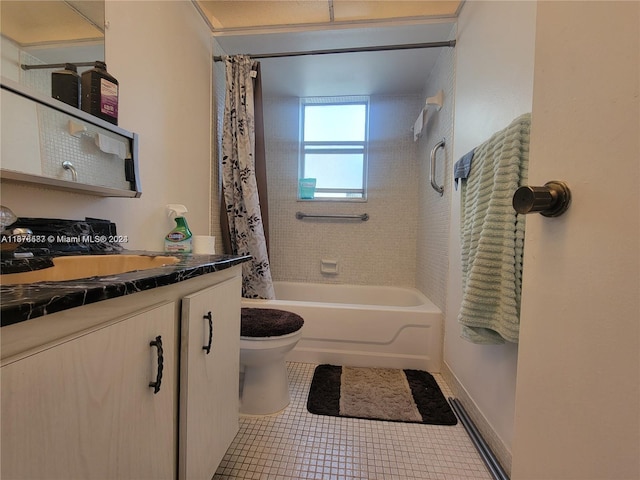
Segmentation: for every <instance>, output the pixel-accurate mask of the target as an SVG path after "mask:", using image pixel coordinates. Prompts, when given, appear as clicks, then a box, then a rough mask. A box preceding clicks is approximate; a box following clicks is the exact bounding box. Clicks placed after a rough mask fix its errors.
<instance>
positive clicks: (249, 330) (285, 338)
mask: <svg viewBox="0 0 640 480" xmlns="http://www.w3.org/2000/svg"><path fill="white" fill-rule="evenodd" d="M303 323H304V321H303V320H302V318H301V317H300V316H299V315H296V314H294V313H292V312H286V311H283V310H275V309H258V308H243V309H242V323H241V336H240V368H241V373H242V376H241V385H240V413H241V414H244V415H271V414H274V413H278V412H280V411H281V410H283V409H284V408H285V407H286V406H287V405H289V400H290V397H289V380H288V378H287V366H286V362H285V356H286V354H287V353H288V352H290V351H291V350H293V348H294V347H295V346H296V343H298V340H299V339H300V337H301V336H302V330H301V328H302V324H303Z"/></svg>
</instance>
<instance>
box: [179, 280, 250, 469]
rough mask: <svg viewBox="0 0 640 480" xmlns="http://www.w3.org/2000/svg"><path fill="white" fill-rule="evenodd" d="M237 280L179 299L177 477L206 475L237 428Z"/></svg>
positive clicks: (224, 450) (238, 329)
mask: <svg viewBox="0 0 640 480" xmlns="http://www.w3.org/2000/svg"><path fill="white" fill-rule="evenodd" d="M240 290H241V279H240V277H234V278H231V279H229V280H226V281H224V282H222V283H219V284H217V285H214V286H212V287H210V288H206V289H204V290H201V291H199V292H196V293H194V294H192V295H188V296H186V297H184V298H183V300H182V321H181V340H180V342H181V351H180V422H179V425H180V430H179V431H180V434H179V438H180V444H179V455H178V465H179V469H178V478H179V479H180V480H186V479H210V478H211V477H213V474H214V473H215V471H216V468H217V467H218V464H219V463H220V461H221V460H222V457H223V456H224V454H225V452H226V451H227V448H228V447H229V445H230V444H231V442H232V441H233V438H234V437H235V435H236V433H237V432H238V388H239V386H238V379H239V352H240Z"/></svg>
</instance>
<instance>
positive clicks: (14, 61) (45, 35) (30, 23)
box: [0, 0, 104, 95]
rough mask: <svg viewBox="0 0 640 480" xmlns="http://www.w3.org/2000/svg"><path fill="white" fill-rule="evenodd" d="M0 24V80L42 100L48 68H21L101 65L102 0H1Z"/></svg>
mask: <svg viewBox="0 0 640 480" xmlns="http://www.w3.org/2000/svg"><path fill="white" fill-rule="evenodd" d="M0 20H1V24H0V32H1V34H2V49H1V51H2V75H3V76H4V77H5V78H9V79H10V80H13V81H15V82H18V83H20V84H22V85H25V86H28V87H29V88H32V89H34V90H35V91H37V92H39V93H41V94H43V95H50V94H51V72H52V71H53V70H54V69H31V70H25V69H24V68H22V67H21V66H22V65H38V64H59V63H67V62H68V63H86V62H94V61H96V60H102V61H104V1H102V0H95V1H94V0H80V1H77V0H46V1H24V0H2V2H0ZM86 68H87V67H85V68H82V67H80V68H79V71H78V73H82V71H83V70H84V69H86Z"/></svg>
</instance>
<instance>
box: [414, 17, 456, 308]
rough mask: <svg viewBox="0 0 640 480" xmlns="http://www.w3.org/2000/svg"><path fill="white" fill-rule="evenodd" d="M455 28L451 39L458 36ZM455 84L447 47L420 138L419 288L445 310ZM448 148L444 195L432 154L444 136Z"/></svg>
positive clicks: (442, 158)
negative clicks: (436, 101) (432, 173)
mask: <svg viewBox="0 0 640 480" xmlns="http://www.w3.org/2000/svg"><path fill="white" fill-rule="evenodd" d="M454 35H455V29H454V31H453V32H452V33H451V35H450V37H449V38H454ZM454 87H455V49H454V48H443V49H442V50H441V52H440V56H439V58H438V60H437V62H436V66H435V67H434V69H433V70H432V72H431V75H430V76H429V78H428V79H427V81H426V83H425V89H424V93H423V96H422V100H423V102H424V100H426V98H427V97H430V96H433V95H435V94H436V93H437V92H438V91H439V90H443V92H444V102H443V106H442V109H441V110H440V111H439V112H436V111H430V112H429V115H428V120H427V126H426V130H425V131H424V132H423V136H422V137H421V138H420V139H419V141H418V157H419V166H420V172H419V178H420V186H419V189H418V199H417V202H418V206H419V208H418V236H417V256H416V264H417V267H416V269H417V272H416V287H417V288H418V289H419V290H420V291H422V292H423V293H424V294H425V295H426V296H427V297H428V298H429V299H431V301H433V303H435V304H436V305H437V306H438V307H439V308H440V309H441V310H442V311H444V310H445V307H446V286H447V271H448V268H449V210H450V202H451V195H452V190H453V188H454V187H453V176H452V173H453V164H454V163H455V160H456V159H454V158H453V112H454V102H455V99H454ZM443 138H444V139H445V142H446V145H445V148H444V149H439V150H438V152H437V155H436V162H437V163H436V183H437V184H438V185H444V193H443V196H442V197H441V196H439V194H438V193H437V192H435V191H434V190H433V189H432V188H431V184H430V182H429V168H430V166H429V165H430V163H429V156H430V153H431V149H432V148H433V147H434V145H436V144H437V143H438V142H439V141H440V140H441V139H443Z"/></svg>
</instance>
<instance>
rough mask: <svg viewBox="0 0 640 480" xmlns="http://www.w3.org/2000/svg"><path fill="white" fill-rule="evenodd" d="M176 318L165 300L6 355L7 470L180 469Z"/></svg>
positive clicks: (31, 474) (91, 475)
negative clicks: (71, 335)
mask: <svg viewBox="0 0 640 480" xmlns="http://www.w3.org/2000/svg"><path fill="white" fill-rule="evenodd" d="M52 321H53V320H52ZM175 326H176V322H175V304H174V303H173V302H172V303H165V304H163V305H160V306H154V307H151V308H149V309H147V310H144V311H141V312H138V313H136V314H134V315H131V316H126V317H124V318H122V320H119V321H116V322H114V323H111V322H110V323H109V325H107V326H104V327H98V328H97V329H96V330H93V331H91V332H89V333H86V334H80V335H78V336H75V337H74V338H72V339H70V340H67V341H62V342H59V343H57V344H55V345H52V346H50V347H45V348H43V349H39V350H38V351H34V352H29V353H26V354H24V355H22V356H20V358H19V359H18V360H15V361H11V360H8V362H7V363H6V364H5V365H3V367H2V369H1V370H0V374H1V381H2V405H1V411H2V427H1V430H2V475H1V477H2V478H3V479H4V478H6V479H20V478H29V479H38V478H39V479H47V480H50V479H65V480H66V479H70V478H77V479H80V478H82V479H107V478H108V479H116V478H117V479H119V480H120V479H154V480H155V479H165V478H166V479H170V478H173V477H174V475H175V453H174V452H175V451H176V450H175V449H176V435H175V422H174V418H175V417H174V412H175V395H176V390H175V389H176V384H175V368H174V364H175V354H176V344H175V342H176V332H175ZM158 339H159V340H160V341H161V345H160V343H159V342H158V341H157V340H158ZM151 342H154V344H153V345H151ZM160 354H162V357H161V356H160ZM14 358H16V357H14ZM159 364H161V365H162V367H163V368H162V378H161V381H160V388H159V391H158V392H157V393H154V390H155V389H154V388H151V387H150V386H149V384H150V383H155V382H156V380H157V378H158V376H159V375H158V372H159Z"/></svg>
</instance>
